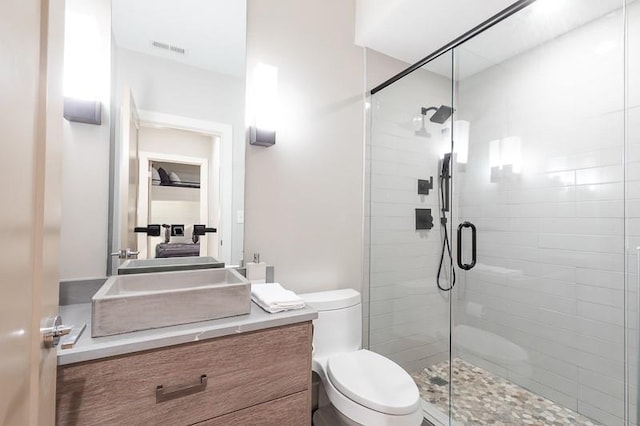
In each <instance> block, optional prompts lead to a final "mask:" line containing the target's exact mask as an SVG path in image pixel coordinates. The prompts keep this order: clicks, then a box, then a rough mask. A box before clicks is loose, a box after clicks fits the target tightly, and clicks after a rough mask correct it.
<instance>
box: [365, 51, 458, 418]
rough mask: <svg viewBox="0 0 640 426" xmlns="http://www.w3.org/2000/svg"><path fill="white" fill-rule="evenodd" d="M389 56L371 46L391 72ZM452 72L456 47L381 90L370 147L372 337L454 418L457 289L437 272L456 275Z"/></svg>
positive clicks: (428, 405)
mask: <svg viewBox="0 0 640 426" xmlns="http://www.w3.org/2000/svg"><path fill="white" fill-rule="evenodd" d="M389 62H390V58H388V57H386V56H384V55H382V54H379V53H376V52H368V53H367V69H368V71H369V72H371V73H374V72H375V71H380V72H379V73H378V74H379V75H380V74H382V71H381V70H382V69H383V68H384V67H386V66H388V64H389ZM451 73H452V55H451V53H447V54H445V55H443V56H441V57H440V58H438V59H437V60H435V61H433V62H431V63H429V65H428V66H426V67H424V68H423V69H419V70H417V71H415V72H413V73H411V74H410V75H408V76H406V77H404V78H403V79H401V80H399V81H397V82H396V83H394V84H393V85H391V86H389V87H387V88H386V89H384V90H382V91H380V92H378V93H376V94H375V95H372V96H371V98H370V99H369V102H370V109H369V114H370V115H369V125H370V128H369V132H368V134H369V135H370V137H369V140H368V143H367V156H366V159H367V168H368V179H367V181H366V183H367V188H366V194H367V197H368V198H369V199H368V200H367V202H366V205H368V206H369V211H368V212H367V214H366V218H365V222H366V225H367V227H368V228H369V230H370V232H369V233H368V237H369V241H367V242H366V244H365V246H366V247H367V248H368V250H369V253H368V255H369V256H367V258H368V259H369V265H368V266H369V267H368V273H369V276H368V279H369V283H370V286H369V294H368V299H369V305H368V306H369V310H368V312H365V330H366V329H367V327H366V322H367V321H368V323H369V327H368V329H369V335H368V336H367V337H368V347H369V349H370V350H372V351H374V352H377V353H380V354H382V355H384V356H386V357H387V358H389V359H391V360H393V361H395V362H396V363H398V364H399V365H400V366H402V367H403V368H404V369H405V370H406V371H407V373H409V374H410V375H411V377H412V378H413V380H414V381H415V382H416V384H417V386H418V388H419V391H420V395H421V397H422V404H423V407H424V409H425V412H426V413H427V414H426V416H427V418H428V419H429V420H431V421H432V422H433V423H436V424H448V423H449V401H450V398H449V392H450V386H449V384H450V374H449V369H448V365H449V356H450V351H449V347H450V303H451V299H450V292H447V291H441V290H439V289H438V278H437V277H438V270H439V269H440V278H439V282H440V285H441V286H443V287H445V288H446V287H448V286H449V285H450V271H451V262H450V261H449V259H448V257H447V258H445V259H444V260H443V266H442V268H440V254H441V248H442V242H443V238H444V229H445V228H443V227H442V226H441V222H440V219H439V217H440V210H441V208H442V207H441V200H440V198H441V197H440V191H439V190H440V186H439V178H438V177H439V175H440V169H441V158H442V156H443V154H444V153H445V152H448V151H450V149H451V139H450V134H451V130H450V125H449V123H450V122H451V120H450V115H451V108H450V106H451V102H452V93H453V92H452V79H451ZM382 75H385V77H384V78H386V77H388V75H391V73H389V72H387V73H386V74H382ZM369 78H370V79H372V78H373V76H371V75H370V76H369ZM384 78H383V79H384ZM380 81H382V80H380ZM450 226H451V224H450V222H449V223H447V227H449V228H450ZM448 235H450V229H449V230H448ZM365 297H367V295H365ZM366 343H367V342H365V344H366Z"/></svg>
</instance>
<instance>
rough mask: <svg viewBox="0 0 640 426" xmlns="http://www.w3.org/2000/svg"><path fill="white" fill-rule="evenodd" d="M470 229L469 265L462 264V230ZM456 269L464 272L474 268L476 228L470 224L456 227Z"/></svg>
mask: <svg viewBox="0 0 640 426" xmlns="http://www.w3.org/2000/svg"><path fill="white" fill-rule="evenodd" d="M464 228H471V263H462V230H463V229H464ZM457 260H458V267H459V268H460V269H463V270H465V271H468V270H469V269H471V268H473V267H474V266H476V226H475V225H474V224H473V223H471V222H462V223H461V224H460V225H458V259H457Z"/></svg>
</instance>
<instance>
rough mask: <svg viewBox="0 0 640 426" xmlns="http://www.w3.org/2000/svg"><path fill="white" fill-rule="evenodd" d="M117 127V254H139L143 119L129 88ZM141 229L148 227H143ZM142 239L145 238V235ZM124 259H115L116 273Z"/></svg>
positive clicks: (124, 95) (115, 257) (121, 107)
mask: <svg viewBox="0 0 640 426" xmlns="http://www.w3.org/2000/svg"><path fill="white" fill-rule="evenodd" d="M119 118H120V120H119V126H118V128H119V129H118V141H117V143H118V149H117V153H118V159H117V163H116V164H117V166H116V168H115V171H116V178H115V181H116V182H118V184H117V185H116V187H115V188H116V191H117V193H116V194H115V196H114V199H115V200H117V203H116V205H115V206H114V207H115V209H114V219H117V220H115V226H114V231H113V235H114V241H115V244H114V245H113V247H114V249H115V250H114V251H115V252H117V251H120V250H130V251H132V252H137V250H138V238H139V235H138V234H136V233H135V232H134V228H135V227H136V219H137V206H138V198H137V197H138V174H139V173H138V130H139V129H140V124H139V123H140V120H139V118H138V110H137V109H136V104H135V101H134V99H133V95H132V94H131V91H130V90H129V89H126V90H125V91H124V94H123V96H122V102H121V105H120V114H119ZM141 226H146V224H142V225H141ZM140 235H141V236H144V237H146V235H144V234H140ZM120 262H121V260H120V259H118V257H117V256H114V262H113V263H112V271H116V270H117V269H118V266H119V265H120Z"/></svg>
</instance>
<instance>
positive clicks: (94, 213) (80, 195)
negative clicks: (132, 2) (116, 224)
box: [60, 0, 111, 280]
mask: <svg viewBox="0 0 640 426" xmlns="http://www.w3.org/2000/svg"><path fill="white" fill-rule="evenodd" d="M110 5H111V3H110V1H109V0H92V1H91V2H87V1H83V0H67V1H66V8H67V10H72V11H77V12H81V13H87V14H90V15H93V16H95V17H96V21H97V23H98V25H99V34H100V38H101V41H102V42H101V43H100V44H99V45H97V46H95V49H96V50H97V51H98V54H97V55H96V56H98V57H99V58H101V59H102V66H105V67H109V64H110V60H111V46H110V40H111V7H110ZM98 77H99V78H98V81H96V84H97V85H100V86H102V87H103V88H104V90H103V95H102V98H101V101H102V125H100V126H95V125H91V124H80V123H71V122H68V121H66V120H65V122H64V129H63V130H64V146H63V154H62V155H63V175H62V226H61V232H60V279H61V280H65V279H77V278H91V277H102V276H105V274H106V268H107V233H108V211H109V125H110V124H109V123H110V122H109V108H110V99H109V88H110V82H109V75H108V73H105V75H104V76H102V77H100V76H98Z"/></svg>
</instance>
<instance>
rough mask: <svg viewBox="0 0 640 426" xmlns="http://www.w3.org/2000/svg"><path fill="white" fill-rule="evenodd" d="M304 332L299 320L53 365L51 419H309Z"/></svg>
mask: <svg viewBox="0 0 640 426" xmlns="http://www.w3.org/2000/svg"><path fill="white" fill-rule="evenodd" d="M311 338H312V336H311V322H303V323H298V324H293V325H287V326H282V327H275V328H269V329H265V330H260V331H255V332H249V333H242V334H237V335H233V336H225V337H219V338H215V339H211V340H205V341H200V342H194V343H187V344H182V345H178V346H170V347H166V348H160V349H154V350H149V351H144V352H136V353H133V354H127V355H121V356H115V357H111V358H103V359H99V360H95V361H88V362H82V363H77V364H70V365H64V366H60V367H58V379H57V380H58V382H57V396H56V424H58V425H138V424H145V425H161V424H166V425H191V424H199V425H208V426H221V425H243V426H247V425H279V426H280V425H295V426H298V425H310V424H311ZM159 387H160V388H159Z"/></svg>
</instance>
